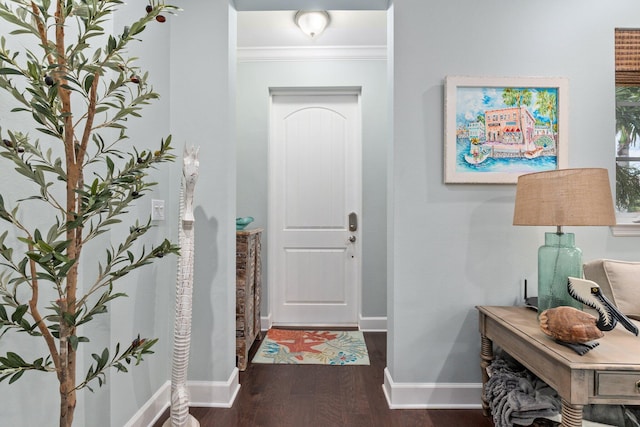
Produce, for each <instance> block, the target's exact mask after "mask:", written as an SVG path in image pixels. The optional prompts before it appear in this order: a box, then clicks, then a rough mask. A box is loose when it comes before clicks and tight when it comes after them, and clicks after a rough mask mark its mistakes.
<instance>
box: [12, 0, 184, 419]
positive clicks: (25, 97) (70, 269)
mask: <svg viewBox="0 0 640 427" xmlns="http://www.w3.org/2000/svg"><path fill="white" fill-rule="evenodd" d="M122 4H123V2H122V1H121V0H64V1H63V0H8V2H0V18H1V19H2V20H4V21H6V23H8V24H10V25H11V26H12V28H15V30H14V31H12V32H11V33H10V35H9V37H17V38H25V37H27V38H31V39H32V41H33V44H32V46H33V48H32V49H29V48H23V49H21V50H17V51H15V50H11V49H10V48H8V47H7V40H6V39H5V37H4V35H3V36H2V38H1V39H0V88H2V89H3V91H4V95H5V96H3V103H4V102H7V101H6V99H12V100H13V101H14V103H13V104H14V105H12V106H13V107H14V108H13V109H12V110H11V114H13V115H16V117H18V115H21V116H20V117H21V118H22V119H25V118H29V117H31V118H32V119H33V121H32V122H31V123H32V124H31V125H27V127H28V128H27V129H12V128H10V126H12V125H15V122H14V121H11V123H10V124H9V123H0V156H2V158H1V159H0V163H1V164H2V166H1V167H2V168H9V167H10V166H13V168H15V170H16V171H17V173H18V174H20V176H21V178H24V179H25V180H26V181H27V182H30V185H25V191H29V189H32V191H31V192H30V193H29V194H24V197H21V198H20V199H19V200H9V198H6V200H5V198H3V197H2V195H1V194H0V224H1V225H0V296H1V297H2V299H1V301H0V337H1V336H2V335H4V334H6V333H12V332H22V333H26V334H28V335H30V336H32V337H33V338H34V340H35V341H34V343H37V345H40V346H42V351H43V355H42V357H39V358H37V359H36V360H25V359H26V358H25V357H23V356H21V355H20V354H18V352H16V351H7V350H6V349H3V350H2V352H1V353H0V381H6V382H8V383H13V382H14V381H17V380H18V379H19V378H20V377H21V376H22V375H23V374H24V373H25V372H27V371H41V372H50V373H52V374H55V375H56V376H57V379H58V381H59V385H60V387H59V395H60V426H70V425H72V423H73V417H74V410H75V407H76V392H77V391H78V390H80V389H82V388H85V387H87V388H89V389H91V387H92V386H93V385H94V384H96V383H97V384H98V385H102V384H103V382H104V381H105V379H106V375H105V372H106V371H107V370H108V369H110V368H114V369H116V370H118V371H122V372H126V371H127V370H128V366H130V365H132V364H137V363H139V362H140V361H141V360H142V358H143V356H144V355H146V354H149V353H152V350H151V348H152V346H153V345H154V344H155V342H156V341H157V340H156V339H147V338H141V337H140V336H138V337H135V338H134V339H133V340H132V341H131V343H130V344H128V345H123V346H120V345H119V344H118V345H116V346H115V348H113V349H111V350H110V349H108V348H105V349H104V350H102V351H97V352H95V353H93V354H92V357H93V363H92V364H91V365H90V366H89V367H88V370H87V372H86V373H84V374H82V375H81V374H78V373H77V372H76V358H77V354H78V350H79V349H80V348H81V347H82V346H87V344H85V343H87V342H89V332H90V331H89V330H88V324H89V323H90V322H91V321H92V320H93V319H94V317H95V316H97V315H99V314H101V313H105V312H106V311H107V307H108V305H109V303H110V302H111V301H113V300H114V299H116V298H119V297H121V296H124V295H125V294H124V293H122V292H117V291H116V289H115V286H114V282H116V280H117V279H119V278H121V277H122V276H125V275H126V274H128V273H130V272H131V271H133V270H135V269H137V268H139V267H141V266H143V265H146V264H149V263H151V262H153V261H155V260H156V259H159V258H162V257H163V256H165V255H167V254H176V253H177V252H178V246H177V245H175V244H173V243H171V242H170V241H168V240H166V239H165V240H164V241H163V242H162V243H160V244H158V245H144V244H140V243H139V242H138V241H139V239H140V238H141V237H142V236H143V235H144V234H145V233H146V232H147V231H149V230H150V228H151V227H152V224H151V221H150V220H149V221H146V222H139V221H138V220H136V219H131V218H127V217H128V215H127V210H128V209H127V208H128V207H129V206H130V205H131V204H132V202H134V200H136V199H138V198H140V197H142V196H143V195H144V194H145V193H146V192H148V191H149V190H150V189H151V188H152V187H153V185H154V183H153V182H149V179H148V172H149V169H150V168H154V167H156V166H157V165H159V164H161V163H164V162H169V161H172V160H173V159H174V155H173V154H172V153H171V137H170V136H168V137H167V138H165V139H163V140H162V141H161V142H160V144H159V146H158V147H156V148H155V149H148V148H145V149H139V148H136V147H135V146H130V148H129V149H128V150H125V149H123V148H122V147H123V146H124V144H123V143H124V142H125V140H126V139H127V126H126V124H127V119H129V118H133V117H139V116H140V111H141V109H142V108H143V107H144V106H145V105H146V104H148V103H149V102H150V101H152V100H153V99H156V98H157V97H158V94H157V93H155V92H154V91H153V89H152V88H151V87H150V86H149V85H148V84H147V77H148V76H147V74H146V73H144V72H142V71H141V70H140V69H139V67H137V66H136V65H135V64H134V59H133V58H130V57H128V54H127V47H128V46H129V45H130V43H132V42H134V41H136V40H138V38H139V37H140V35H141V33H142V32H143V31H144V30H145V28H146V26H147V25H150V24H152V23H153V24H158V23H162V22H165V20H166V14H167V13H172V12H174V11H175V10H176V7H174V6H171V5H166V4H164V3H163V2H162V1H160V0H150V1H149V2H148V4H146V5H144V6H143V7H141V10H140V17H139V19H138V20H136V21H135V22H132V23H131V24H130V25H128V26H125V27H124V28H123V29H122V32H121V33H120V34H117V35H111V34H108V33H107V32H106V31H105V30H104V28H103V24H104V23H105V22H107V21H108V20H109V19H111V18H112V16H113V14H114V13H115V12H116V11H117V10H118V8H119V7H121V6H122ZM5 28H6V27H5ZM21 40H22V39H21ZM27 46H28V45H27ZM5 188H6V187H5ZM12 199H15V197H13V198H12ZM33 209H38V210H39V212H46V214H44V213H41V214H39V216H40V217H42V216H43V215H46V217H47V218H50V222H49V224H46V225H45V226H43V224H42V223H41V222H42V221H40V223H39V224H37V223H33V222H30V220H29V215H28V214H25V211H31V212H33V211H32V210H33ZM123 220H126V221H129V223H130V224H131V225H130V228H129V234H128V235H127V236H126V238H124V240H123V241H121V242H117V243H113V242H112V243H111V244H110V245H109V246H108V247H105V248H104V250H103V251H101V253H102V254H104V256H103V258H102V259H99V260H95V259H92V260H87V261H83V258H82V254H83V251H84V250H85V249H86V248H87V247H89V246H90V245H92V244H99V243H97V241H98V240H100V239H96V237H98V236H100V235H101V234H103V233H105V232H106V231H108V230H109V229H110V228H111V227H113V226H114V225H116V224H118V223H120V222H122V221H123ZM3 230H4V231H3ZM145 246H146V247H145ZM95 253H97V252H95ZM89 262H97V263H98V266H97V267H96V271H97V274H96V277H91V278H89V277H85V276H83V277H82V283H79V278H80V276H79V271H78V268H79V267H80V266H81V265H85V263H89ZM48 295H53V297H51V298H49V297H48Z"/></svg>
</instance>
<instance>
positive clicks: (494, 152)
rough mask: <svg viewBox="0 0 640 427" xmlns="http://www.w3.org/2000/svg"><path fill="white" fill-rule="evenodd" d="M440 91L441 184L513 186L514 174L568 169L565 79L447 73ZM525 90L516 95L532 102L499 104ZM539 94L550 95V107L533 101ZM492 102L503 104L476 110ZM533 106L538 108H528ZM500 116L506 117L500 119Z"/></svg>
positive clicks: (567, 83)
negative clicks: (441, 100) (441, 126)
mask: <svg viewBox="0 0 640 427" xmlns="http://www.w3.org/2000/svg"><path fill="white" fill-rule="evenodd" d="M444 90H445V94H444V95H445V96H444V101H445V102H444V109H445V111H444V113H445V114H444V182H445V183H446V184H515V183H517V181H518V176H520V175H523V174H526V173H532V172H542V171H545V170H555V169H563V168H566V167H567V155H568V140H569V136H568V119H569V117H568V102H569V92H568V91H569V82H568V79H567V78H565V77H473V76H446V77H445V84H444ZM519 91H520V92H519ZM527 92H528V94H529V95H527V96H526V97H525V96H520V95H518V96H515V98H517V99H519V100H521V99H525V100H528V101H529V103H530V104H533V106H532V105H527V104H524V105H523V104H522V103H520V104H518V105H516V104H506V106H505V105H504V102H506V101H505V100H508V101H509V102H518V101H513V99H514V93H516V94H518V93H520V94H521V93H525V94H526V93H527ZM543 93H545V95H541V94H543ZM543 96H544V97H545V100H548V98H550V97H553V96H555V109H554V108H553V107H552V105H553V104H552V103H551V102H547V103H546V104H539V103H538V101H542V100H543V99H542V97H543ZM492 97H493V98H492ZM500 97H501V98H502V99H500ZM533 99H535V101H532V100H533ZM551 99H553V98H551ZM492 102H493V103H495V105H500V104H501V103H502V108H497V107H496V108H494V109H485V111H484V112H481V113H478V112H479V111H482V108H488V107H490V106H491V105H492V104H491V103H492ZM540 105H546V107H545V108H542V107H540ZM550 105H551V106H550ZM534 106H535V107H539V108H538V109H537V110H532V108H533V107H534ZM523 108H524V110H523ZM540 111H545V112H548V114H547V115H546V116H545V115H542V114H540ZM495 112H498V113H502V112H504V113H505V114H504V115H503V114H494V113H495ZM487 113H489V115H487ZM473 114H477V116H475V117H477V118H474V116H473ZM503 116H504V117H505V118H506V117H509V119H505V120H503V119H502V118H503ZM474 120H475V121H474ZM545 120H548V122H546V121H545ZM488 122H489V123H488ZM465 123H466V124H465ZM472 135H473V136H472ZM465 137H466V138H467V141H466V142H465V139H464V138H465ZM465 150H467V151H468V153H467V152H465ZM554 157H555V158H554ZM487 159H488V160H489V161H487V162H486V163H485V160H487Z"/></svg>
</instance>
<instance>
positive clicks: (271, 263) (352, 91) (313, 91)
mask: <svg viewBox="0 0 640 427" xmlns="http://www.w3.org/2000/svg"><path fill="white" fill-rule="evenodd" d="M290 95H293V96H312V95H319V96H322V95H355V96H356V99H357V110H358V118H357V120H356V123H355V126H356V129H355V132H354V133H355V135H356V141H355V144H356V147H355V150H354V151H355V153H356V156H355V159H354V163H355V164H354V165H353V167H354V168H355V171H354V173H355V179H356V182H357V185H358V187H359V188H360V191H359V192H358V194H357V195H356V200H355V204H356V206H357V213H358V233H357V235H358V244H356V245H354V251H355V257H356V262H357V266H356V272H355V276H356V279H355V280H356V283H355V288H356V289H355V293H356V298H355V301H354V304H355V307H354V311H355V316H356V319H355V323H354V324H353V325H350V326H358V327H359V326H360V320H361V319H362V264H363V263H362V247H363V241H362V240H363V238H362V236H363V234H364V233H363V232H362V230H363V225H364V221H363V214H362V192H363V182H362V155H363V149H362V87H361V86H317V87H309V86H304V87H269V138H268V148H267V153H268V167H267V171H268V178H267V180H268V184H267V188H268V190H267V205H268V206H267V213H268V221H267V235H268V236H273V235H274V232H275V230H276V228H277V223H276V217H275V210H276V209H275V204H274V203H273V200H274V193H275V191H276V184H275V179H274V168H273V165H274V164H275V161H276V157H275V156H276V155H277V154H276V150H274V147H273V112H272V111H273V110H272V109H273V98H274V97H276V96H290ZM267 242H268V243H267V283H268V284H269V291H268V300H269V327H271V326H272V325H273V324H274V323H276V324H277V310H278V306H277V300H276V292H275V285H274V283H275V270H276V268H277V266H276V262H275V261H276V257H275V256H273V254H275V253H276V251H278V250H279V248H278V247H277V246H276V242H275V239H272V238H268V239H267ZM274 320H275V321H274ZM342 326H347V325H342Z"/></svg>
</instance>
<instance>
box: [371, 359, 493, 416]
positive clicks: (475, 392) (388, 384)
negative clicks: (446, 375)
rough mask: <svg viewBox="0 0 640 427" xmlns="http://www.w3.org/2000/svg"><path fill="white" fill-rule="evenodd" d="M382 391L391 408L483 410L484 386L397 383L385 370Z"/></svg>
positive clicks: (476, 384)
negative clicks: (482, 394)
mask: <svg viewBox="0 0 640 427" xmlns="http://www.w3.org/2000/svg"><path fill="white" fill-rule="evenodd" d="M382 391H383V392H384V395H385V397H386V399H387V404H388V405H389V408H390V409H480V408H482V400H481V393H482V384H480V383H395V382H394V381H393V379H392V378H391V374H390V373H389V369H388V368H385V369H384V384H383V385H382Z"/></svg>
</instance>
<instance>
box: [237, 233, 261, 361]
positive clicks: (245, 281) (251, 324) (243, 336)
mask: <svg viewBox="0 0 640 427" xmlns="http://www.w3.org/2000/svg"><path fill="white" fill-rule="evenodd" d="M261 235H262V229H261V228H255V229H251V230H238V231H236V357H237V362H238V369H240V370H241V371H244V370H245V369H247V363H248V360H247V359H248V357H249V349H250V348H251V345H252V344H253V342H254V341H255V340H256V339H258V340H259V339H261V332H260V297H261V287H262V264H261V261H260V247H261V246H260V245H261V243H260V238H261Z"/></svg>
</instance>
